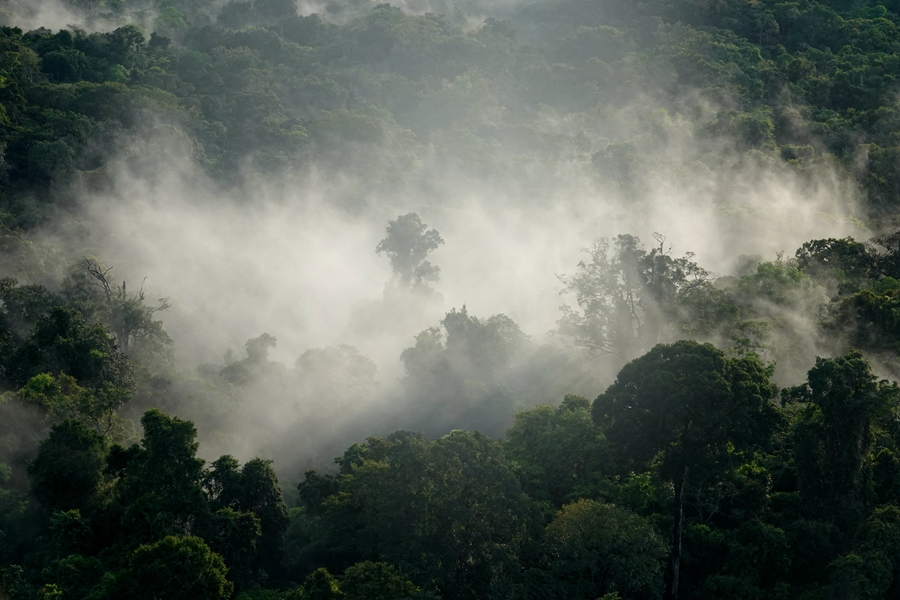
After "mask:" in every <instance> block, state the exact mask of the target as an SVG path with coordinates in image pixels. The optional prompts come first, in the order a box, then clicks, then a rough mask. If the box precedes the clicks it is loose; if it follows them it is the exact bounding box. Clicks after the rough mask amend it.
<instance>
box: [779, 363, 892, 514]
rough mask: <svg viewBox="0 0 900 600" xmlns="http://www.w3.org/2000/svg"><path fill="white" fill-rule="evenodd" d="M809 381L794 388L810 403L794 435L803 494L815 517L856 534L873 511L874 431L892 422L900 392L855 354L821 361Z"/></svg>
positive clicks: (797, 397) (798, 474) (810, 374)
mask: <svg viewBox="0 0 900 600" xmlns="http://www.w3.org/2000/svg"><path fill="white" fill-rule="evenodd" d="M807 381H808V383H807V384H806V385H805V386H802V387H799V388H795V389H794V390H793V392H794V393H793V397H794V399H795V400H798V401H801V402H803V403H804V404H805V409H804V413H803V415H802V418H801V419H800V421H799V422H798V423H797V424H796V425H795V427H794V434H793V437H794V439H795V442H794V443H795V445H796V450H795V458H794V460H795V463H796V468H797V477H798V481H799V483H800V491H801V494H802V495H803V496H804V497H805V499H806V501H807V502H808V505H809V508H810V509H811V510H812V511H813V512H814V514H818V515H821V516H822V517H825V518H827V519H829V520H832V521H833V522H834V523H836V524H837V525H838V526H840V527H841V528H842V529H845V530H846V531H852V530H853V529H855V528H856V527H857V526H858V525H859V524H860V523H861V522H862V521H863V520H864V519H866V518H867V517H868V515H869V513H870V511H871V510H872V508H873V504H874V500H875V497H874V489H873V473H872V467H873V462H874V461H873V457H872V455H871V452H872V448H873V441H874V440H873V435H874V428H875V427H876V426H877V424H878V423H879V422H884V420H885V419H888V420H890V419H891V418H892V417H891V416H890V415H892V414H893V411H896V410H897V407H898V406H900V389H898V388H897V386H896V384H893V383H889V382H887V381H879V380H878V378H877V377H875V375H874V374H873V373H872V370H871V367H870V366H869V364H868V363H867V362H866V360H865V358H864V357H863V356H862V354H861V353H860V352H858V351H855V350H854V351H851V352H849V353H848V354H846V355H845V356H841V357H838V358H835V359H824V358H819V359H817V360H816V365H815V366H814V367H813V368H812V369H810V371H809V374H808V378H807Z"/></svg>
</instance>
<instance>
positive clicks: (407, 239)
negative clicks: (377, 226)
mask: <svg viewBox="0 0 900 600" xmlns="http://www.w3.org/2000/svg"><path fill="white" fill-rule="evenodd" d="M385 231H387V237H386V238H384V239H383V240H381V241H380V242H378V246H376V247H375V252H377V253H378V254H382V253H384V254H387V256H388V258H390V259H391V270H392V271H393V281H394V283H395V284H397V285H399V286H402V287H413V288H420V289H422V288H424V289H428V284H430V283H437V282H438V281H440V277H441V275H440V274H441V268H440V267H438V266H437V265H433V264H431V263H430V262H428V261H427V260H425V258H426V257H427V256H428V254H429V253H430V252H432V251H433V250H436V249H437V247H438V246H440V245H441V244H443V243H444V240H443V239H442V238H441V234H440V233H438V231H437V230H436V229H428V225H426V224H425V223H423V222H422V220H421V219H420V218H419V215H417V214H416V213H409V214H406V215H401V216H398V217H397V218H396V219H395V220H393V221H389V222H388V225H387V227H386V228H385Z"/></svg>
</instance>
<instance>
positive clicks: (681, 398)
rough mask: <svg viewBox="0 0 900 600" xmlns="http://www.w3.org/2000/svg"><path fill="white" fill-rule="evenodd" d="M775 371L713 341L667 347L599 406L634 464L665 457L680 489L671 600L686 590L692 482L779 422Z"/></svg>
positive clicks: (634, 369) (610, 434)
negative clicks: (684, 549) (685, 525)
mask: <svg viewBox="0 0 900 600" xmlns="http://www.w3.org/2000/svg"><path fill="white" fill-rule="evenodd" d="M770 376H771V368H769V367H766V366H764V365H763V364H762V363H761V362H760V361H759V359H758V358H757V357H756V356H755V355H750V356H747V357H743V358H734V357H729V356H727V355H726V354H725V353H723V352H722V351H721V350H719V349H717V348H716V347H715V346H713V345H711V344H700V343H698V342H694V341H685V340H683V341H679V342H676V343H674V344H660V345H658V346H656V347H655V348H653V349H652V350H651V351H650V352H648V353H647V354H645V355H644V356H642V357H640V358H638V359H635V360H633V361H631V362H630V363H628V364H627V365H625V367H623V368H622V370H621V371H620V372H619V375H618V377H617V378H616V381H615V383H614V384H613V385H611V386H610V387H609V389H607V390H606V392H604V393H603V394H601V395H600V396H599V397H598V398H597V399H596V400H595V401H594V406H593V410H592V412H593V417H594V420H595V421H596V422H597V423H598V424H600V425H601V426H602V427H604V428H605V433H606V436H607V439H608V440H609V441H610V442H611V444H612V445H613V447H614V448H615V449H616V450H617V451H618V453H619V455H620V457H622V459H623V461H624V462H625V463H626V464H625V466H626V467H631V466H632V463H637V465H634V466H638V465H639V466H645V465H647V464H649V463H652V462H657V466H658V469H659V473H660V475H661V476H662V477H663V478H664V479H666V480H668V481H671V482H672V484H673V485H674V487H675V502H674V506H673V517H674V526H673V533H672V554H671V560H670V564H669V572H668V581H667V590H666V596H665V597H666V599H667V600H675V598H676V597H677V595H678V573H679V565H680V560H681V530H682V516H683V512H684V492H685V486H686V485H687V484H688V481H689V478H690V481H694V482H701V481H703V480H705V479H707V478H708V477H710V476H711V475H712V474H714V473H716V472H721V470H722V469H724V468H725V467H726V466H727V465H728V463H729V461H730V460H732V459H733V458H734V457H735V455H736V454H737V453H739V452H741V451H742V450H749V449H752V448H753V447H754V446H756V445H757V444H761V443H764V442H765V440H767V439H769V435H768V434H769V432H770V431H771V430H772V429H773V428H774V427H775V426H776V425H777V423H778V413H777V410H776V408H775V406H774V405H773V404H772V399H773V398H774V396H775V393H776V388H775V386H774V385H773V384H772V383H771V382H770V381H769V377H770Z"/></svg>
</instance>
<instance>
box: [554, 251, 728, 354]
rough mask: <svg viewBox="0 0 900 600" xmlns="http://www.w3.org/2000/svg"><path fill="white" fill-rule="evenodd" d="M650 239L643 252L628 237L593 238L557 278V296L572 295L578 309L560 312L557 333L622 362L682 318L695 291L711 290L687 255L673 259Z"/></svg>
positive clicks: (703, 273)
mask: <svg viewBox="0 0 900 600" xmlns="http://www.w3.org/2000/svg"><path fill="white" fill-rule="evenodd" d="M655 239H656V242H657V245H656V246H654V247H653V248H651V249H650V251H649V252H648V251H647V250H645V249H644V246H643V244H642V243H641V240H640V239H638V238H637V237H635V236H633V235H619V236H617V237H616V239H615V240H613V241H612V243H610V241H609V240H607V239H599V240H597V241H596V242H595V243H594V245H593V247H592V248H590V249H589V250H588V252H589V254H590V260H589V261H582V262H580V263H578V270H577V271H576V273H575V275H572V276H561V277H560V279H561V280H562V282H563V284H565V288H564V289H563V291H562V293H563V294H571V295H574V296H575V301H576V302H577V304H578V309H575V308H572V307H570V306H563V307H562V308H561V310H562V318H561V319H560V320H559V333H560V335H562V336H563V337H564V338H566V339H568V340H569V341H571V342H572V343H573V344H575V345H576V346H582V347H585V348H588V349H590V350H592V351H594V352H596V353H598V354H614V355H617V356H619V357H620V358H621V359H622V360H623V362H624V361H626V360H629V359H631V358H632V357H635V356H637V355H639V354H640V353H641V352H644V351H646V350H647V349H648V348H650V347H652V346H653V345H654V344H656V343H657V342H659V341H662V340H663V339H664V337H663V334H664V330H665V329H666V328H667V327H672V326H673V325H678V324H679V323H680V321H682V320H684V319H683V317H684V316H685V314H684V313H686V312H689V310H688V304H689V300H690V299H691V298H692V297H693V296H694V295H696V293H697V292H698V291H702V292H710V291H711V288H712V284H711V283H710V275H709V273H708V272H707V271H706V270H705V269H703V268H701V267H700V266H698V265H697V263H695V262H693V260H691V259H692V257H693V254H691V253H688V254H686V255H685V256H683V257H681V258H674V257H672V256H671V255H670V254H669V250H668V249H667V248H666V247H665V238H664V237H662V236H661V235H660V234H656V235H655Z"/></svg>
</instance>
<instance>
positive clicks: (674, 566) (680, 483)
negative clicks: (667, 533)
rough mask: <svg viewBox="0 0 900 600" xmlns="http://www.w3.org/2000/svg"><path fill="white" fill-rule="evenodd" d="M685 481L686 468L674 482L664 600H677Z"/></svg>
mask: <svg viewBox="0 0 900 600" xmlns="http://www.w3.org/2000/svg"><path fill="white" fill-rule="evenodd" d="M686 480H687V468H685V470H684V472H683V473H682V474H681V477H680V478H678V479H676V480H675V514H674V517H675V523H674V527H672V558H671V560H670V561H669V572H668V574H667V575H668V577H667V579H668V589H667V590H666V600H676V599H677V598H678V573H679V570H680V568H681V522H682V517H683V516H684V485H685V482H686Z"/></svg>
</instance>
